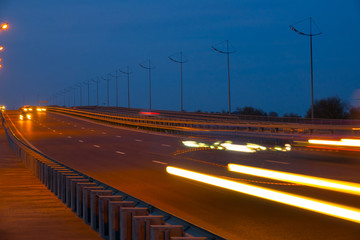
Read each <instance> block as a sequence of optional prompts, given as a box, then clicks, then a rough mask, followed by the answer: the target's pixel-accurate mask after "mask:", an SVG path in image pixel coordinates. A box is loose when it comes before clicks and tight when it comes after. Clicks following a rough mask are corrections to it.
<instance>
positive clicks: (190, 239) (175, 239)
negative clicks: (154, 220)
mask: <svg viewBox="0 0 360 240" xmlns="http://www.w3.org/2000/svg"><path fill="white" fill-rule="evenodd" d="M207 239H208V238H207V237H171V240H207Z"/></svg>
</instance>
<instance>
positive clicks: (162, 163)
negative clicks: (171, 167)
mask: <svg viewBox="0 0 360 240" xmlns="http://www.w3.org/2000/svg"><path fill="white" fill-rule="evenodd" d="M152 162H154V163H159V164H163V165H168V164H167V163H164V162H159V161H152Z"/></svg>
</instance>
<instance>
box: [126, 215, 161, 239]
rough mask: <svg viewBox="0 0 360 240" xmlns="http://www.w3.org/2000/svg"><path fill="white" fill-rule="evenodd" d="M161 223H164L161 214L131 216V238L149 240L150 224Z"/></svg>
mask: <svg viewBox="0 0 360 240" xmlns="http://www.w3.org/2000/svg"><path fill="white" fill-rule="evenodd" d="M161 224H164V221H163V216H154V215H150V216H133V225H132V226H133V239H134V240H150V236H151V232H150V226H151V225H161Z"/></svg>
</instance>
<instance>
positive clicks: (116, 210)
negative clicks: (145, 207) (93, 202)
mask: <svg viewBox="0 0 360 240" xmlns="http://www.w3.org/2000/svg"><path fill="white" fill-rule="evenodd" d="M122 207H134V202H133V201H110V202H109V240H115V239H116V240H118V239H120V208H122Z"/></svg>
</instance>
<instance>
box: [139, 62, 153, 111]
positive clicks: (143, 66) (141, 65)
mask: <svg viewBox="0 0 360 240" xmlns="http://www.w3.org/2000/svg"><path fill="white" fill-rule="evenodd" d="M139 65H140V67H142V68H144V69H147V70H149V109H150V110H151V69H154V67H153V66H151V62H150V59H149V65H148V66H145V65H143V64H139Z"/></svg>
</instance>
